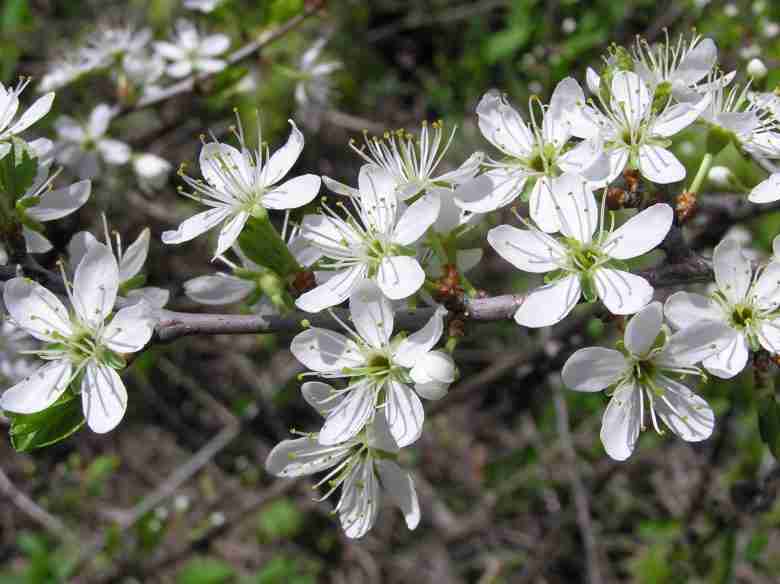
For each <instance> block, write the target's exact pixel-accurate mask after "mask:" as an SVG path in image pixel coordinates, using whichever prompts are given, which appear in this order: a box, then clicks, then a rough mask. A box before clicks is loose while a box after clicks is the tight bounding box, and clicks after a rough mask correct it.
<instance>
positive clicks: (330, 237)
mask: <svg viewBox="0 0 780 584" xmlns="http://www.w3.org/2000/svg"><path fill="white" fill-rule="evenodd" d="M358 183H359V195H358V196H353V197H349V198H348V199H347V201H348V204H344V203H340V204H339V207H340V208H341V209H342V210H343V211H344V212H345V213H346V214H347V216H346V218H341V217H340V216H338V215H337V214H336V213H335V212H334V211H333V210H332V209H330V208H329V207H328V206H327V205H324V204H323V214H321V215H306V216H305V217H304V218H303V222H302V224H301V235H302V236H303V237H305V238H306V239H308V240H309V242H310V243H311V245H312V247H313V248H315V249H317V250H319V251H320V252H321V254H322V258H321V259H320V261H319V262H317V264H316V265H315V266H314V267H315V270H316V271H315V275H316V277H317V282H318V284H319V285H318V286H317V287H316V288H314V289H313V290H310V291H308V292H306V293H305V294H303V295H302V296H301V297H299V298H298V299H297V300H296V302H295V304H296V305H297V306H298V308H300V309H301V310H305V311H307V312H319V311H320V310H323V309H325V308H328V307H330V306H335V305H337V304H341V303H342V302H344V300H346V299H347V298H348V297H349V295H350V293H351V292H352V291H353V290H354V289H355V288H356V287H357V286H358V285H360V283H361V282H362V281H363V280H364V279H366V278H370V279H372V280H375V281H376V282H377V284H379V287H380V288H381V290H382V292H383V293H384V294H385V295H386V296H387V297H388V298H391V299H393V300H399V299H402V298H407V297H409V296H411V295H412V294H414V293H415V292H417V290H419V289H420V287H421V286H422V285H423V283H424V281H425V272H424V271H423V269H422V268H421V267H420V263H419V261H418V260H417V257H416V256H417V250H416V248H415V246H414V244H415V243H416V242H417V241H418V240H419V239H420V238H421V237H422V236H423V235H424V234H425V232H426V231H427V230H428V228H429V227H430V226H431V224H433V222H434V221H435V220H436V218H437V217H438V214H439V205H440V201H439V197H438V196H437V195H436V194H435V193H427V194H425V195H423V196H422V197H420V198H419V199H417V200H416V201H415V202H414V203H412V204H411V205H409V206H408V207H407V206H406V205H405V204H404V203H403V202H401V201H399V200H398V198H397V197H396V195H395V186H396V182H395V179H394V178H393V176H392V175H391V174H390V173H388V172H387V171H385V170H383V169H382V168H380V167H378V166H374V165H364V166H363V167H362V168H361V169H360V175H359V177H358Z"/></svg>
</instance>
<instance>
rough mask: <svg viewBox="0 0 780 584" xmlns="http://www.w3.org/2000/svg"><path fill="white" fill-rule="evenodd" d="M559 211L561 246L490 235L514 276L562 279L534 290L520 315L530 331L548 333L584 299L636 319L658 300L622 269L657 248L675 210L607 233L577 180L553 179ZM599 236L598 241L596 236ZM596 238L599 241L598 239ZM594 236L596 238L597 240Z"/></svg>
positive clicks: (523, 234) (533, 232)
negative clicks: (546, 275)
mask: <svg viewBox="0 0 780 584" xmlns="http://www.w3.org/2000/svg"><path fill="white" fill-rule="evenodd" d="M556 181H559V183H560V184H558V185H556V187H555V188H556V190H557V192H559V193H566V194H565V195H563V196H559V197H557V198H556V202H557V206H556V210H557V212H558V214H559V217H560V222H561V234H562V235H563V236H564V237H563V238H560V239H556V238H554V237H552V236H550V235H548V234H545V233H543V232H541V231H540V230H538V229H535V228H533V227H532V226H530V225H529V226H528V229H518V228H516V227H512V226H510V225H499V226H498V227H495V228H493V229H491V230H490V231H489V232H488V236H487V239H488V243H490V245H491V246H492V247H493V249H495V250H496V251H497V252H498V253H499V255H501V257H503V258H504V259H505V260H507V261H508V262H510V263H511V264H512V265H513V266H515V267H516V268H518V269H520V270H523V271H525V272H532V273H539V274H543V273H552V274H557V275H558V277H557V278H554V279H553V280H552V282H550V283H549V284H546V285H544V286H542V287H540V288H536V289H535V290H532V291H531V292H530V293H528V295H527V296H526V298H525V300H524V301H523V303H522V304H521V305H520V308H518V309H517V312H516V313H515V321H517V323H518V324H521V325H523V326H528V327H543V326H550V325H553V324H555V323H556V322H559V321H560V320H562V319H563V318H565V317H566V315H568V314H569V312H571V310H572V309H573V308H574V306H575V305H576V304H577V302H578V301H579V300H580V297H581V296H582V295H583V294H584V295H585V297H586V299H588V300H593V299H595V297H598V298H599V299H600V300H601V301H602V303H603V304H604V306H606V308H607V309H608V310H609V311H610V312H611V313H613V314H633V313H635V312H637V311H638V310H640V309H641V308H642V307H644V306H645V305H646V304H647V303H648V302H650V300H651V299H652V296H653V288H652V286H650V284H649V283H648V282H647V280H645V279H644V278H642V277H641V276H637V275H636V274H631V273H630V272H628V271H627V270H626V269H625V266H624V265H622V264H621V263H620V262H621V261H622V260H627V259H630V258H634V257H638V256H641V255H643V254H645V253H647V252H649V251H651V250H652V249H654V248H655V247H656V246H657V245H658V244H660V243H661V242H662V241H663V239H664V237H666V234H667V233H668V232H669V229H670V228H671V225H672V221H673V219H674V212H673V211H672V208H671V207H670V206H669V205H667V204H664V203H658V204H655V205H653V206H652V207H649V208H647V209H645V210H644V211H642V212H640V213H638V214H636V215H634V216H633V217H631V219H629V220H628V221H626V222H625V223H624V224H623V225H621V226H620V227H618V228H617V229H615V230H614V231H610V230H609V229H608V228H607V226H606V225H605V218H604V214H605V211H604V206H602V211H601V217H597V214H598V210H597V206H596V200H595V197H594V196H593V192H592V191H591V190H590V189H589V188H588V186H587V185H586V184H585V183H584V182H582V179H577V178H574V176H573V175H563V176H562V177H560V178H558V179H556ZM597 231H598V233H597ZM596 233H597V234H596ZM594 235H595V237H594Z"/></svg>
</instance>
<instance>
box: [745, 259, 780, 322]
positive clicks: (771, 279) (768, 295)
mask: <svg viewBox="0 0 780 584" xmlns="http://www.w3.org/2000/svg"><path fill="white" fill-rule="evenodd" d="M751 292H752V295H753V296H754V297H755V299H756V304H757V305H758V307H759V308H761V309H763V310H769V309H776V308H777V307H778V305H780V263H778V262H770V264H769V265H768V266H767V267H766V268H765V269H764V271H763V272H761V275H760V276H759V277H758V281H757V282H756V284H755V286H754V287H753V290H752V291H751Z"/></svg>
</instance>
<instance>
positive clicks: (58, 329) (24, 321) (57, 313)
mask: <svg viewBox="0 0 780 584" xmlns="http://www.w3.org/2000/svg"><path fill="white" fill-rule="evenodd" d="M3 302H4V303H5V307H6V310H8V312H9V313H10V315H11V317H12V318H13V319H14V322H16V323H17V324H18V325H19V326H20V327H22V328H23V329H24V330H25V331H27V332H28V333H29V334H30V335H32V336H33V337H35V338H36V339H38V340H40V341H52V342H58V341H61V340H62V339H61V338H60V339H57V338H56V337H55V336H54V333H58V334H59V335H61V336H65V337H67V336H70V334H71V326H70V318H69V317H68V311H67V309H66V308H65V306H64V305H63V304H62V302H60V299H59V298H57V297H56V296H55V295H54V294H52V293H51V292H49V291H48V290H47V289H46V288H44V287H43V286H41V285H40V284H38V283H37V282H33V281H32V280H28V279H27V278H13V279H12V280H9V281H8V282H6V284H5V287H4V288H3Z"/></svg>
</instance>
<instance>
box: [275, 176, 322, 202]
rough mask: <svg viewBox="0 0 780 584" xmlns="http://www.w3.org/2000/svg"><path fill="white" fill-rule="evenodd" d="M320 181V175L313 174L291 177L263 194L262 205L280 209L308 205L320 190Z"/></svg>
mask: <svg viewBox="0 0 780 584" xmlns="http://www.w3.org/2000/svg"><path fill="white" fill-rule="evenodd" d="M320 183H321V181H320V177H318V176H317V175H314V174H304V175H302V176H297V177H295V178H291V179H290V180H288V181H286V182H284V183H282V184H281V185H279V186H278V187H275V188H274V189H273V190H272V191H268V192H267V193H266V194H265V195H263V198H262V203H263V207H265V208H266V209H276V210H280V209H297V208H298V207H303V206H304V205H308V204H309V203H311V202H312V201H313V200H314V198H315V197H316V196H317V194H318V193H319V192H320Z"/></svg>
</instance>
